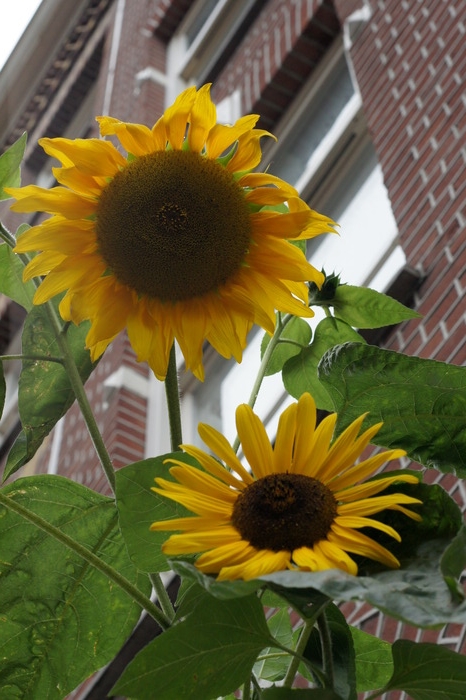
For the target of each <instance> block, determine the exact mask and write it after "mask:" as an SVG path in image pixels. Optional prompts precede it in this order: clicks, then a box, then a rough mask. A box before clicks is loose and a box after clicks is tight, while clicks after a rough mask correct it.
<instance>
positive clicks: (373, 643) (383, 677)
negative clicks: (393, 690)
mask: <svg viewBox="0 0 466 700" xmlns="http://www.w3.org/2000/svg"><path fill="white" fill-rule="evenodd" d="M350 630H351V635H352V637H353V644H354V653H355V658H356V686H357V689H358V692H360V693H363V692H365V691H367V690H375V689H376V688H381V687H382V686H384V685H385V683H387V682H388V680H389V678H390V676H391V675H392V673H393V658H392V645H391V644H389V643H388V642H385V641H384V640H383V639H379V638H378V637H374V636H373V635H372V634H368V633H367V632H363V630H360V629H358V628H357V627H351V626H350Z"/></svg>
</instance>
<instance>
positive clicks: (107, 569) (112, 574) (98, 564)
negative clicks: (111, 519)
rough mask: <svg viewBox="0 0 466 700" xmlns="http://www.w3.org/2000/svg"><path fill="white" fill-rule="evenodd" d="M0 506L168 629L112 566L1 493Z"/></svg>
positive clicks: (165, 621) (158, 613) (158, 612)
mask: <svg viewBox="0 0 466 700" xmlns="http://www.w3.org/2000/svg"><path fill="white" fill-rule="evenodd" d="M0 504H2V505H4V506H5V507H6V508H8V509H9V510H11V511H13V512H14V513H16V514H17V515H19V516H21V517H22V518H24V519H25V520H28V521H29V522H30V523H32V524H33V525H35V526H36V527H38V528H40V529H41V530H43V532H46V533H47V534H48V535H50V536H51V537H53V538H54V539H55V540H57V541H58V542H61V544H63V545H65V547H68V549H71V551H73V552H75V554H77V555H78V556H80V557H81V558H82V559H84V560H85V561H87V563H88V564H90V565H91V566H93V567H94V568H95V569H97V570H98V571H100V572H101V573H102V574H104V576H107V577H108V578H109V579H110V580H111V581H113V582H114V583H116V584H117V586H119V587H120V588H121V589H122V590H124V591H125V592H126V593H127V594H128V595H129V596H130V597H131V598H132V599H133V600H134V601H135V602H136V603H138V605H140V606H141V607H142V608H143V609H144V610H146V612H147V613H148V614H149V615H151V616H152V617H153V618H154V620H155V621H156V622H157V624H159V625H160V627H161V628H162V629H167V628H168V627H170V620H169V619H168V618H167V617H166V615H164V614H163V612H162V611H161V610H159V608H158V607H157V606H156V605H155V604H154V603H153V602H152V601H151V600H150V599H149V598H147V597H146V596H145V595H144V594H143V593H141V591H140V590H139V588H137V586H135V585H134V584H133V583H131V581H128V579H127V578H125V577H124V576H122V575H121V574H120V573H119V572H118V571H116V570H115V569H114V568H113V567H112V566H110V565H109V564H106V563H105V562H104V561H102V559H99V557H97V556H96V555H95V554H93V553H92V552H91V551H90V550H89V549H87V548H86V547H83V545H81V544H79V542H75V540H73V539H72V538H71V537H69V536H68V535H66V534H65V533H64V532H63V531H62V530H60V529H59V528H57V527H55V526H54V525H51V524H50V523H49V522H47V521H46V520H44V519H43V518H41V517H40V516H39V515H37V514H36V513H33V512H32V511H30V510H29V509H28V508H25V507H24V506H22V505H21V504H19V503H16V501H14V499H13V498H10V497H8V496H5V495H4V494H3V493H1V492H0Z"/></svg>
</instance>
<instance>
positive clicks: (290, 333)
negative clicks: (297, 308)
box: [261, 316, 312, 376]
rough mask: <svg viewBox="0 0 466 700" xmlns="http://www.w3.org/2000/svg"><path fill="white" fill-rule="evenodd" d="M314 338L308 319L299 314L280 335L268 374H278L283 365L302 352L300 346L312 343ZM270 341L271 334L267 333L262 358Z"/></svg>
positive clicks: (268, 367) (262, 346) (270, 360)
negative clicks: (288, 341) (289, 341)
mask: <svg viewBox="0 0 466 700" xmlns="http://www.w3.org/2000/svg"><path fill="white" fill-rule="evenodd" d="M311 338H312V330H311V327H310V325H309V324H308V323H306V321H304V320H303V319H302V318H299V317H298V316H295V317H294V318H292V319H291V321H290V322H289V323H287V325H286V326H285V328H284V329H283V332H282V334H281V335H280V341H279V342H278V344H277V346H276V347H275V349H274V351H273V353H272V355H271V357H270V359H269V362H268V365H267V370H266V372H265V375H266V376H269V375H271V374H276V372H280V371H281V370H282V369H283V365H284V364H285V362H286V361H287V360H289V359H290V357H294V356H295V355H297V354H298V353H300V352H301V349H302V348H300V347H299V346H300V345H301V346H306V345H308V344H309V343H310V340H311ZM286 340H292V341H293V343H287V342H286ZM269 342H270V335H269V334H268V333H266V334H265V335H264V337H263V339H262V344H261V358H262V357H263V356H264V352H265V350H266V348H267V346H268V344H269Z"/></svg>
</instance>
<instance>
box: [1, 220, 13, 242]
mask: <svg viewBox="0 0 466 700" xmlns="http://www.w3.org/2000/svg"><path fill="white" fill-rule="evenodd" d="M0 238H3V240H4V241H5V243H6V244H7V245H9V246H10V248H14V247H15V245H16V238H15V237H14V236H13V234H12V233H11V232H10V231H9V230H8V229H7V228H6V227H5V226H4V225H3V224H2V222H1V221H0Z"/></svg>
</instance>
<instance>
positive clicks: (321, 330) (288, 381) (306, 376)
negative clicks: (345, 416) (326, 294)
mask: <svg viewBox="0 0 466 700" xmlns="http://www.w3.org/2000/svg"><path fill="white" fill-rule="evenodd" d="M347 341H355V342H359V343H363V344H364V340H363V338H362V337H361V336H360V335H359V333H357V332H356V331H355V330H353V328H351V326H349V325H348V324H347V323H345V322H344V321H341V320H340V319H338V318H324V319H323V320H322V321H321V322H320V323H319V324H318V325H317V328H316V329H315V332H314V338H313V341H312V343H311V344H310V345H309V347H307V348H304V349H303V350H301V352H300V353H299V354H298V355H295V356H294V357H292V358H291V359H289V360H288V361H287V362H285V365H284V367H283V383H284V385H285V389H286V390H287V392H288V393H289V394H290V395H291V396H293V397H294V398H295V399H299V397H300V396H302V395H303V394H304V392H305V391H308V392H309V393H310V394H312V396H313V397H314V401H315V402H316V404H317V408H322V409H325V410H327V411H333V410H334V405H333V401H332V396H331V394H330V393H329V392H328V391H327V388H326V386H324V385H323V384H322V382H321V381H320V380H319V377H318V375H317V366H318V364H319V362H320V360H321V358H322V356H323V355H324V353H325V352H327V350H328V349H329V348H332V347H333V346H334V345H339V344H341V343H346V342H347Z"/></svg>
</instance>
